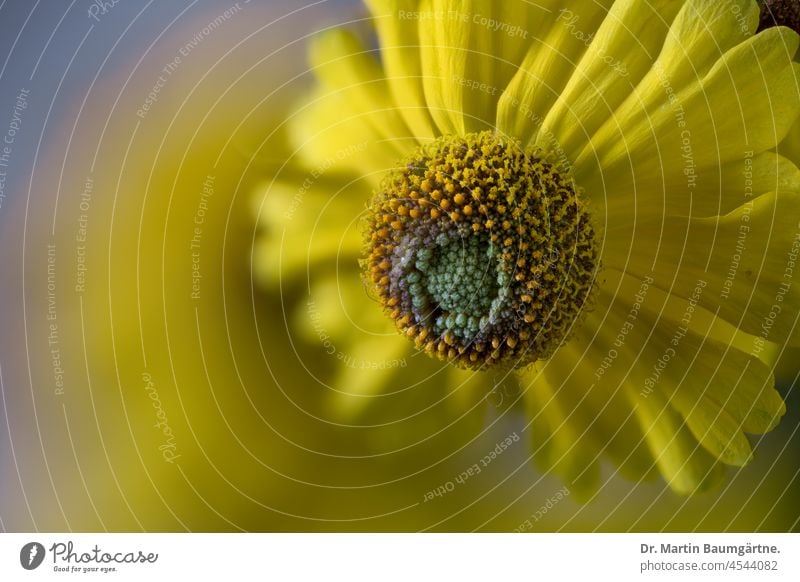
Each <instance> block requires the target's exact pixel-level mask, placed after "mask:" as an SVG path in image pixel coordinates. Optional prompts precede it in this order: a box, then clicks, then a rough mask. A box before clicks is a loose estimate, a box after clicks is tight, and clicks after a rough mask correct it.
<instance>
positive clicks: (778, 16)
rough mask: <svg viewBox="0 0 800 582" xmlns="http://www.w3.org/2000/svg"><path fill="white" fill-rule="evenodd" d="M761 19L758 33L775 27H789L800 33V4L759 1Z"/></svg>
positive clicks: (784, 1) (788, 0)
mask: <svg viewBox="0 0 800 582" xmlns="http://www.w3.org/2000/svg"><path fill="white" fill-rule="evenodd" d="M758 5H759V6H760V7H761V18H760V20H759V23H758V31H759V32H761V31H762V30H764V29H766V28H770V27H773V26H788V27H789V28H791V29H792V30H794V31H795V32H797V33H800V2H798V1H797V0H758Z"/></svg>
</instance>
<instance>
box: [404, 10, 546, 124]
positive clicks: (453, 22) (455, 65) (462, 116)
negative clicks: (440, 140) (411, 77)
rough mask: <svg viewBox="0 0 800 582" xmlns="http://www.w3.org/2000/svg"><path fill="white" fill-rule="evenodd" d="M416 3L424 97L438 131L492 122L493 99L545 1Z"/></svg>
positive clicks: (517, 60) (513, 69) (541, 13)
mask: <svg viewBox="0 0 800 582" xmlns="http://www.w3.org/2000/svg"><path fill="white" fill-rule="evenodd" d="M419 6H420V7H419V12H418V15H417V16H416V18H417V19H418V20H419V37H420V42H421V48H420V53H421V59H422V74H423V83H424V87H425V97H426V100H427V103H428V107H429V108H430V111H431V115H432V116H433V118H434V120H435V121H436V124H437V126H438V128H439V131H440V132H441V133H443V134H459V135H463V134H464V133H467V132H474V131H481V130H485V129H492V128H494V123H495V109H496V105H497V101H498V99H499V98H500V95H501V94H502V91H503V89H504V88H505V87H506V85H507V84H508V82H509V80H510V79H511V78H512V76H513V75H514V74H515V73H516V72H517V70H518V68H519V65H520V63H521V62H522V59H523V56H524V54H525V51H526V50H527V45H528V43H529V42H530V39H529V37H530V29H531V28H532V26H533V23H534V22H535V21H536V20H537V19H539V18H543V17H546V15H547V8H546V6H541V5H537V3H528V2H484V1H481V0H422V1H421V2H420V5H419Z"/></svg>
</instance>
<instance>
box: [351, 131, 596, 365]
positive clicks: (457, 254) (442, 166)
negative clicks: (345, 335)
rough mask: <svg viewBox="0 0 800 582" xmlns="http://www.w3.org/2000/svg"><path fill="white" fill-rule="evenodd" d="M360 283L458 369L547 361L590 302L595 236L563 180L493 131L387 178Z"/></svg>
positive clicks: (447, 145)
mask: <svg viewBox="0 0 800 582" xmlns="http://www.w3.org/2000/svg"><path fill="white" fill-rule="evenodd" d="M367 223H368V224H367V233H366V239H367V258H366V262H365V267H366V269H367V278H368V280H369V282H370V283H371V284H372V285H373V286H374V288H375V292H376V293H375V294H376V295H377V297H378V300H379V301H380V303H381V304H382V305H383V306H384V308H385V309H386V311H387V313H388V315H389V316H390V317H391V318H392V319H393V320H394V321H395V323H396V325H397V327H398V328H399V329H400V330H401V331H402V332H403V333H405V334H406V335H407V336H408V337H410V338H413V339H414V341H415V343H416V345H417V347H419V348H420V349H424V350H425V351H426V352H428V353H431V354H434V355H436V356H438V357H439V358H441V359H444V360H449V361H452V362H454V363H456V364H458V365H460V366H462V367H467V368H474V369H477V368H481V367H483V366H488V365H497V364H504V365H510V366H512V367H519V366H524V365H526V364H529V363H530V362H532V361H534V360H538V359H544V358H546V357H548V356H549V355H550V354H551V353H552V352H553V351H554V350H555V349H556V348H557V347H558V346H559V345H561V343H563V341H564V340H565V339H566V336H567V333H568V332H569V329H570V327H571V325H572V323H573V322H574V321H575V320H576V319H577V317H578V315H579V314H580V312H581V310H582V309H583V306H584V304H585V303H586V301H587V299H588V298H589V296H590V294H591V291H592V288H593V285H594V275H595V271H596V269H597V266H598V257H597V250H596V245H595V236H594V230H593V228H592V225H591V222H590V220H589V215H588V213H587V211H586V208H585V207H584V206H583V203H582V202H581V200H579V189H578V188H577V187H576V186H575V184H574V183H573V181H572V180H571V178H570V177H569V175H568V173H567V172H565V171H562V170H561V169H560V168H559V166H558V164H557V163H556V162H553V161H551V160H549V158H548V157H547V156H546V155H544V154H542V153H541V152H538V151H524V150H523V149H522V148H521V146H520V144H519V143H518V142H516V141H514V140H510V139H507V138H502V137H500V136H496V135H494V134H493V133H491V132H483V133H477V134H470V135H467V136H464V137H442V138H439V139H438V140H436V141H435V142H433V143H431V144H428V145H426V146H423V147H421V148H420V149H419V150H417V151H416V152H415V153H414V154H413V155H411V157H410V158H409V159H407V160H406V161H405V162H404V163H403V165H402V166H401V167H400V168H398V169H395V170H393V171H391V172H390V173H389V174H388V175H387V176H386V178H385V179H384V181H383V182H382V184H381V187H380V189H379V191H378V192H377V193H376V194H375V196H374V197H373V199H372V201H371V203H370V208H369V217H368V221H367Z"/></svg>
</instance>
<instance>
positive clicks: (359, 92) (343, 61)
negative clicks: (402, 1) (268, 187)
mask: <svg viewBox="0 0 800 582" xmlns="http://www.w3.org/2000/svg"><path fill="white" fill-rule="evenodd" d="M373 52H374V51H371V50H369V49H367V48H366V47H364V45H363V44H362V43H361V42H360V41H359V40H357V39H356V38H355V36H353V35H352V34H351V33H349V32H347V31H344V30H339V29H337V30H331V31H328V32H325V33H323V34H320V35H319V36H318V37H316V38H315V39H314V42H313V43H312V44H311V56H310V59H311V63H312V66H313V67H314V68H313V72H314V73H315V75H316V76H317V78H318V79H319V83H318V86H317V88H316V89H315V90H314V92H313V93H312V96H311V99H310V100H309V101H308V102H307V103H306V104H305V105H304V106H302V107H301V108H300V109H299V110H298V111H297V113H296V114H295V116H294V117H293V118H292V119H291V121H290V132H291V136H292V141H293V143H294V144H295V146H296V147H297V148H298V150H299V153H300V155H301V156H302V158H303V159H304V160H306V162H307V164H308V165H309V166H310V167H312V168H317V167H319V166H320V165H325V166H326V167H329V168H330V167H332V168H337V169H347V170H352V171H354V172H357V173H358V175H362V176H371V177H373V178H374V179H375V180H378V179H379V178H380V176H381V175H382V173H383V172H384V171H385V170H386V169H388V168H390V167H392V166H393V165H394V164H395V163H396V162H397V160H398V159H401V158H403V157H404V156H406V155H407V154H408V153H410V152H411V151H413V149H414V148H415V147H417V145H418V141H417V139H416V138H415V137H414V136H413V134H412V133H411V130H410V129H409V128H408V126H407V125H406V123H405V121H404V119H403V117H402V116H401V115H400V113H399V112H398V111H397V110H396V108H395V103H394V102H393V101H392V98H391V93H390V91H389V87H388V84H387V81H386V79H385V78H384V76H383V71H382V70H381V68H380V65H379V64H378V61H377V60H376V57H375V55H374V54H372V53H373Z"/></svg>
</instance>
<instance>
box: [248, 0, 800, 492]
mask: <svg viewBox="0 0 800 582" xmlns="http://www.w3.org/2000/svg"><path fill="white" fill-rule="evenodd" d="M367 3H368V5H369V7H370V9H371V11H372V13H373V16H374V22H375V26H376V29H377V32H378V36H379V40H380V49H379V56H380V59H377V58H375V57H376V55H375V54H373V53H374V52H375V51H374V50H373V49H370V48H368V47H367V46H365V45H364V44H363V43H361V42H360V41H359V40H358V39H357V38H356V37H355V36H354V35H352V34H350V33H348V32H345V31H342V30H335V31H332V32H328V33H326V34H324V35H322V36H321V37H320V38H318V39H317V40H316V42H315V43H314V46H313V47H312V63H313V65H314V67H315V73H316V76H317V78H318V84H317V87H316V89H315V92H314V94H313V95H312V96H311V98H310V99H309V101H308V102H307V103H305V104H304V105H303V106H302V107H300V109H299V110H298V113H297V116H296V118H295V120H294V121H293V124H292V132H293V136H294V139H295V143H296V144H297V146H298V153H299V155H300V157H301V158H302V160H303V162H304V163H305V164H306V166H307V167H310V168H319V167H325V168H326V172H327V176H326V180H330V185H331V187H332V188H333V192H334V193H335V194H333V195H332V196H331V195H328V196H327V197H326V196H325V195H324V194H322V193H320V195H319V198H318V203H317V204H318V205H317V206H316V207H315V208H317V209H320V212H319V214H318V215H316V216H315V220H316V221H317V224H318V225H322V224H323V223H324V228H330V229H331V232H337V230H336V229H337V228H338V229H339V231H338V232H340V233H341V235H340V237H339V240H340V244H339V245H338V246H336V245H333V248H331V247H332V245H330V244H329V243H328V244H327V245H318V244H316V243H315V242H311V241H309V239H308V238H307V233H308V229H307V228H306V227H301V226H298V227H297V228H296V229H293V230H294V232H295V237H296V238H294V239H293V240H292V241H290V243H289V245H290V246H291V247H292V248H293V249H294V248H297V247H299V248H304V249H305V251H306V253H305V256H304V257H303V258H304V259H305V260H306V263H304V264H305V265H308V259H310V258H312V257H313V258H314V259H315V261H316V262H315V263H314V266H313V271H312V272H313V274H314V275H313V277H312V279H316V280H317V281H318V282H321V281H325V282H326V283H325V285H321V284H320V286H321V287H322V286H325V287H326V288H328V289H338V291H337V293H332V294H331V295H330V296H331V297H334V298H336V299H337V300H341V298H343V297H355V298H356V299H353V301H356V302H359V309H358V310H356V311H358V312H359V313H370V314H372V313H373V311H371V309H374V310H375V311H380V310H379V309H378V307H375V306H373V307H370V306H368V305H364V303H363V301H361V298H362V297H364V296H366V294H365V293H364V291H363V290H362V289H360V288H359V287H358V285H352V283H351V281H352V280H358V277H359V274H358V267H357V264H358V263H357V261H358V259H359V258H360V259H362V262H361V264H362V266H363V269H364V270H365V271H366V279H367V282H368V287H369V290H368V291H369V292H370V293H371V294H372V295H373V296H374V297H375V298H377V300H378V303H379V304H380V306H381V307H382V308H383V311H384V312H385V313H386V314H387V315H388V316H389V317H388V320H389V321H391V322H392V323H393V326H394V327H395V328H399V330H400V331H401V332H402V335H405V336H408V337H410V338H411V339H412V340H413V342H414V343H413V344H412V343H411V342H409V341H408V339H405V338H401V337H398V335H397V334H396V333H395V334H384V333H383V332H381V333H380V334H378V333H375V334H373V335H372V336H371V337H369V338H362V339H360V340H359V342H361V345H362V346H363V348H364V349H365V350H371V351H373V352H377V353H391V354H394V355H397V354H414V353H417V352H416V351H414V350H415V349H416V350H421V351H424V352H430V353H432V354H435V355H437V356H439V357H440V358H442V359H444V360H445V361H447V362H452V363H454V364H456V365H457V366H458V367H460V368H466V369H467V370H459V373H460V374H461V375H448V376H447V377H448V378H451V377H452V378H456V380H455V381H454V382H453V383H452V384H450V385H451V386H454V387H458V386H460V385H463V384H465V383H466V382H467V380H468V379H469V380H473V379H475V378H477V379H478V380H477V386H478V388H477V390H478V392H479V393H480V391H481V390H483V393H484V394H487V393H489V392H490V391H491V389H492V380H491V378H493V376H492V375H491V374H486V373H485V370H487V369H502V370H506V371H508V370H511V369H516V371H515V372H514V374H515V376H516V378H517V381H518V382H519V384H520V388H521V397H520V399H521V401H523V402H524V405H525V409H526V411H527V419H528V424H527V425H526V428H525V430H526V431H527V432H528V434H530V438H531V440H530V442H531V447H532V449H533V455H534V457H535V459H536V460H537V462H538V464H539V466H540V467H542V468H543V469H545V470H552V471H554V472H556V473H558V474H559V475H561V476H562V477H563V478H564V479H565V480H566V481H567V482H568V484H569V485H570V486H571V487H572V488H573V490H575V491H584V492H587V491H592V490H594V489H595V488H597V487H598V486H600V485H601V484H602V478H601V473H600V461H601V459H604V458H605V459H610V460H611V461H613V462H614V463H615V465H616V466H617V467H618V468H619V472H620V473H622V474H623V475H625V476H628V477H630V478H632V479H646V478H652V477H654V476H656V475H658V474H661V475H663V477H664V478H665V479H666V481H667V482H668V483H669V485H670V487H671V488H672V489H673V490H675V491H677V492H681V493H692V492H695V491H700V490H703V489H707V488H708V487H710V486H711V485H712V484H713V483H715V482H717V481H718V479H719V477H720V475H721V473H722V469H723V467H724V466H725V465H735V466H742V465H745V464H747V463H748V462H749V461H750V459H751V458H752V450H753V447H752V444H751V443H750V441H749V440H748V437H747V436H746V434H745V433H751V434H762V433H765V432H768V431H770V430H771V429H772V428H773V427H774V426H775V425H776V424H777V422H778V420H779V419H780V417H781V416H782V415H783V414H784V412H785V406H784V403H783V401H782V399H781V398H780V396H779V394H778V393H777V391H776V390H775V389H774V378H773V369H774V365H775V362H776V360H777V358H778V356H779V355H780V353H781V350H782V349H783V348H784V347H785V346H787V345H788V346H796V345H799V344H800V332H798V329H800V326H797V325H796V321H797V318H798V313H799V312H800V285H797V284H796V283H795V282H794V281H793V278H794V276H795V272H794V269H795V267H794V264H795V263H794V262H793V261H794V260H795V259H794V258H793V257H795V258H796V254H797V249H796V243H795V241H796V240H800V226H799V225H798V223H797V216H798V210H800V172H798V169H797V167H796V166H795V165H794V164H793V163H792V162H791V161H790V160H788V159H786V158H784V157H783V156H781V155H779V154H777V153H776V152H775V150H774V148H775V147H776V145H777V144H778V143H779V142H781V140H782V139H783V138H784V137H785V136H786V134H787V132H788V131H789V128H790V127H791V126H792V124H793V123H794V121H795V120H796V119H797V116H798V112H799V111H800V94H799V93H798V86H797V79H798V76H799V75H798V67H797V65H795V64H794V63H793V62H792V57H793V55H794V53H795V51H796V49H797V46H798V37H797V34H796V33H794V32H793V31H791V30H789V29H788V28H785V27H782V26H778V27H771V28H768V29H767V30H763V31H761V32H758V33H757V32H756V31H757V28H758V26H759V19H760V12H759V6H758V5H757V4H756V2H755V1H754V0H728V1H725V2H718V1H712V0H685V1H658V2H653V1H650V0H618V1H616V2H610V1H605V2H590V3H581V4H580V7H577V6H576V7H572V8H562V7H560V4H559V3H558V2H554V1H546V2H543V3H535V4H534V3H528V2H502V3H501V2H492V3H481V2H471V1H468V0H462V1H456V0H369V1H368V2H367ZM352 152H357V153H356V154H354V155H351V153H352ZM326 161H331V163H330V164H329V165H326ZM328 167H330V170H327V168H328ZM334 172H335V173H336V175H337V176H338V177H336V178H334V176H333V173H334ZM312 175H313V174H312ZM279 192H280V189H279V188H274V189H273V190H271V191H270V193H269V194H268V196H267V198H268V199H269V198H270V196H273V199H275V198H274V197H275V196H276V195H277V196H280V194H279ZM331 205H333V206H336V208H337V209H338V210H337V212H336V213H331V212H329V211H328V209H329V208H330V206H331ZM365 208H366V218H365V219H363V218H362V217H361V215H362V213H363V212H364V209H365ZM309 210H310V209H309ZM342 216H344V217H347V218H349V220H350V222H354V221H356V222H357V221H359V220H366V224H367V226H366V233H367V235H366V243H362V242H359V241H358V238H357V237H358V233H357V232H355V231H353V230H352V229H349V228H346V229H343V227H342V220H341V219H342ZM262 220H264V221H265V222H266V223H268V224H269V225H271V229H272V232H273V233H275V232H278V233H280V235H281V236H282V237H284V238H282V239H281V240H283V241H284V242H285V240H286V239H285V236H286V231H285V230H284V231H281V230H280V229H276V228H275V224H274V221H275V218H274V216H273V217H268V218H263V219H262ZM283 227H285V225H283ZM345 231H346V232H345ZM276 236H277V235H275V234H272V235H271V234H270V230H269V229H266V231H265V234H264V238H262V242H261V244H260V247H259V248H260V249H261V250H262V252H264V253H269V252H273V251H270V250H269V249H274V248H275V245H274V242H275V237H276ZM270 237H272V238H270ZM304 237H306V238H304ZM364 244H366V252H365V251H364ZM793 253H794V254H793ZM334 256H338V259H339V263H340V264H342V265H349V266H346V267H343V268H340V269H337V271H336V273H331V272H330V271H329V270H328V271H326V270H325V269H324V264H325V259H324V258H325V257H328V258H329V259H330V258H331V257H334ZM347 257H349V259H347V260H344V259H346V258H347ZM261 264H263V265H264V268H265V269H266V270H269V269H274V266H275V265H276V264H278V262H277V261H276V260H274V259H273V260H269V261H267V260H266V259H264V260H262V261H261ZM284 264H285V263H284ZM342 288H347V289H348V291H347V292H346V293H343V292H342V291H341V289H342ZM328 305H330V306H331V307H332V311H335V309H336V301H331V302H329V303H328ZM369 317H372V315H370V316H369ZM338 320H339V321H340V322H344V323H342V327H341V328H340V329H347V327H348V325H350V327H352V322H351V320H350V318H349V316H348V317H344V316H342V317H339V318H338ZM348 322H350V323H348ZM412 346H416V348H413V347H412ZM423 360H428V359H427V358H416V359H415V360H414V361H413V362H412V363H411V364H410V365H409V369H410V368H411V367H418V366H425V365H426V364H424V363H423ZM428 361H429V360H428ZM448 366H449V368H450V369H456V367H455V366H450V365H449V364H448ZM431 374H432V375H433V376H432V377H435V374H434V373H433V372H431ZM402 378H403V377H402V376H400V375H386V376H383V377H381V380H380V381H378V380H374V378H373V377H372V376H370V377H367V376H359V377H356V376H353V375H352V371H347V372H346V373H343V375H342V377H341V381H340V382H339V383H338V384H337V385H338V386H339V388H338V389H339V390H347V389H350V390H353V391H356V392H359V393H360V394H359V395H378V394H381V393H382V391H387V390H388V389H389V387H390V386H394V385H395V384H397V383H400V384H401V385H402V383H403V379H402ZM471 385H472V386H475V382H473V383H472V384H471ZM345 386H346V387H348V388H343V387H345ZM454 394H455V390H453V391H452V392H448V393H447V394H446V398H448V399H449V398H454V397H455V396H454Z"/></svg>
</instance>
